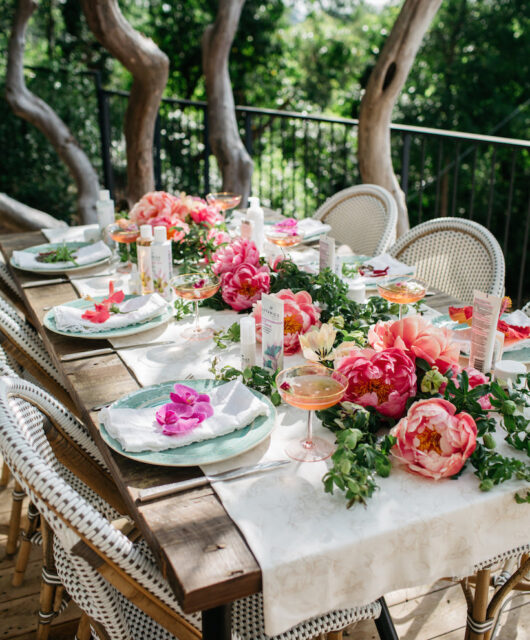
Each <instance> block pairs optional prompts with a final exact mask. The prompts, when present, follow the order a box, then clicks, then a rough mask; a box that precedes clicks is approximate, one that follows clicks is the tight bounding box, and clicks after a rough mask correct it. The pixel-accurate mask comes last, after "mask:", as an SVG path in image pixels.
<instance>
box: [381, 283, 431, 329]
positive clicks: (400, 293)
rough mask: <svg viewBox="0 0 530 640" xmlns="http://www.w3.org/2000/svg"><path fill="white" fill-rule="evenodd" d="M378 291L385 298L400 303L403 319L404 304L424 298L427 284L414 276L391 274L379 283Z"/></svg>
mask: <svg viewBox="0 0 530 640" xmlns="http://www.w3.org/2000/svg"><path fill="white" fill-rule="evenodd" d="M377 291H378V292H379V295H380V296H381V297H382V298H385V300H388V301H389V302H395V303H397V304H399V319H400V320H401V317H402V312H403V305H404V304H412V303H414V302H418V300H421V299H422V298H424V297H425V292H426V291H427V285H426V284H425V283H424V282H422V281H421V280H418V279H417V278H414V277H413V276H389V277H387V278H384V279H383V280H381V282H379V283H378V284H377Z"/></svg>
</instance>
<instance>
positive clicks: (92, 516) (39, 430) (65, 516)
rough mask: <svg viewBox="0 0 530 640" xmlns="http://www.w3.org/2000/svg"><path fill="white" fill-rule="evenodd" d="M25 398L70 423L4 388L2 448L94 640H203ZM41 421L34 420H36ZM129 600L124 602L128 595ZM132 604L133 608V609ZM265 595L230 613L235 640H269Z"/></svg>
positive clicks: (330, 618) (309, 624)
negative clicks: (27, 408) (19, 405)
mask: <svg viewBox="0 0 530 640" xmlns="http://www.w3.org/2000/svg"><path fill="white" fill-rule="evenodd" d="M14 397H16V398H24V399H26V400H29V401H30V402H31V403H32V404H34V405H36V406H38V407H39V408H40V410H41V411H42V412H44V413H45V414H46V415H47V416H49V417H51V418H54V419H55V420H57V421H64V420H65V417H64V416H65V412H64V410H60V409H59V408H58V406H57V403H54V402H53V400H51V399H50V398H49V397H48V396H47V395H46V394H43V393H42V392H41V391H40V389H38V388H36V387H35V386H34V385H31V384H30V383H28V382H25V381H21V380H17V379H10V378H4V379H3V380H1V381H0V447H1V449H2V453H3V455H4V456H5V459H6V461H7V462H8V464H9V466H10V468H11V470H12V473H13V475H14V476H15V478H16V479H17V481H18V482H19V483H20V484H21V485H22V487H23V488H24V490H25V491H26V492H27V493H28V495H29V496H30V498H31V500H32V501H33V502H34V504H35V506H36V507H37V509H38V510H39V512H40V513H41V515H42V516H43V517H44V518H45V519H46V521H47V522H48V524H49V526H50V528H51V529H52V530H53V532H54V551H55V561H56V566H57V572H58V574H59V576H60V578H61V580H62V583H63V585H64V586H65V588H66V590H67V592H68V593H69V594H70V596H71V597H72V599H73V600H74V601H75V602H76V603H77V604H78V605H79V607H80V608H81V609H82V610H83V611H84V612H85V613H86V614H87V615H88V617H89V618H90V626H91V628H92V632H93V634H94V636H95V637H96V638H105V639H109V638H110V640H124V639H126V638H127V639H129V638H149V640H157V639H164V640H166V639H167V640H169V639H170V638H173V637H175V636H176V637H177V638H180V640H193V639H199V638H200V637H201V632H200V624H201V619H200V616H199V615H198V614H193V615H188V614H184V613H183V612H182V610H181V609H180V607H179V604H178V602H177V600H176V598H175V596H174V594H173V592H172V590H171V589H170V587H169V585H168V584H167V582H166V581H165V579H164V578H163V576H162V574H161V573H160V571H159V569H158V567H157V566H156V564H155V561H154V559H153V556H152V554H151V553H150V551H149V549H148V548H147V546H146V545H145V543H144V542H143V541H139V542H133V541H132V540H131V539H129V538H128V537H127V536H125V535H124V534H123V533H122V532H121V531H120V530H119V529H118V528H116V527H115V526H113V524H112V521H113V520H114V519H115V518H117V517H118V515H119V514H118V513H117V512H116V511H115V509H113V508H112V507H111V506H110V505H109V504H108V503H107V502H106V501H104V500H103V499H102V498H101V497H100V496H98V495H97V494H95V493H94V492H93V491H92V490H91V489H90V488H89V487H88V486H86V485H85V484H84V483H83V482H82V481H81V480H80V479H79V478H77V477H75V476H73V474H72V473H71V472H70V471H69V470H68V469H66V468H65V467H64V465H63V464H61V462H60V461H59V460H58V459H57V458H56V456H55V455H54V453H53V451H52V450H51V447H50V444H49V442H48V440H47V439H46V436H45V433H44V423H43V420H42V414H41V411H38V410H37V409H36V408H34V409H33V413H32V414H31V415H27V414H21V413H20V412H17V411H16V409H15V407H14V406H13V398H14ZM35 414H36V418H35ZM124 594H125V595H124ZM133 602H134V604H133ZM379 613H380V605H379V603H372V604H369V605H367V606H365V607H358V608H354V609H347V610H342V611H334V612H331V613H329V614H326V615H324V616H321V617H318V618H313V619H311V620H308V621H306V622H304V623H301V624H300V625H298V626H297V627H294V628H293V629H290V630H289V631H287V632H285V633H283V634H281V635H280V636H275V638H274V640H309V639H310V638H314V637H315V636H318V634H320V633H329V632H337V631H338V633H334V636H333V637H334V638H340V629H343V628H344V627H347V626H348V625H350V624H352V623H354V622H356V621H358V620H361V619H368V618H376V617H378V616H379ZM262 620H263V611H262V604H261V596H260V595H256V596H252V597H249V598H245V599H243V600H239V601H237V602H235V603H234V604H233V606H232V628H233V638H234V640H269V639H268V637H267V636H265V635H264V631H263V622H262Z"/></svg>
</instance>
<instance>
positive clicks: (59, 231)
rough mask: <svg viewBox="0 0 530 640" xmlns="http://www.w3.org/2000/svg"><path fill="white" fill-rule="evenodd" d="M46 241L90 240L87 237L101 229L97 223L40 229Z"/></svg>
mask: <svg viewBox="0 0 530 640" xmlns="http://www.w3.org/2000/svg"><path fill="white" fill-rule="evenodd" d="M42 233H43V234H44V235H45V236H46V240H48V242H90V241H89V240H88V238H87V236H88V237H90V236H91V235H95V234H96V233H99V237H100V238H101V229H100V228H99V225H98V224H82V225H78V226H75V227H54V228H53V229H42Z"/></svg>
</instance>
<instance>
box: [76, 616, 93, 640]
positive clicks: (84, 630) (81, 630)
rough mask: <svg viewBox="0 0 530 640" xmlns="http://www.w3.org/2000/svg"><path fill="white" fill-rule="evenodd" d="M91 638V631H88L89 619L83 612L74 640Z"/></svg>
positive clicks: (88, 639)
mask: <svg viewBox="0 0 530 640" xmlns="http://www.w3.org/2000/svg"><path fill="white" fill-rule="evenodd" d="M91 637H92V631H91V630H90V618H89V617H88V616H87V614H86V613H84V612H83V614H82V616H81V619H80V620H79V625H78V627H77V633H76V634H75V640H90V638H91Z"/></svg>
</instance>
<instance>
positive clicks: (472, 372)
mask: <svg viewBox="0 0 530 640" xmlns="http://www.w3.org/2000/svg"><path fill="white" fill-rule="evenodd" d="M451 370H452V374H453V377H452V380H453V382H454V383H455V386H456V387H457V388H459V387H460V383H459V382H458V377H457V376H458V374H459V373H462V371H465V372H466V373H467V377H468V380H469V389H474V388H475V387H478V386H479V385H481V384H488V383H489V380H488V378H487V377H486V376H485V375H484V374H483V373H482V371H479V370H478V369H474V368H473V367H464V368H462V367H461V366H460V365H458V364H452V365H451ZM450 373H451V371H449V370H448V371H446V374H447V375H449V374H450ZM446 387H447V383H445V384H442V385H441V386H440V393H441V394H443V393H444V392H445V388H446ZM491 397H492V394H491V393H487V394H486V395H484V396H481V397H480V398H479V399H478V400H477V402H478V403H479V405H480V406H481V407H482V408H483V409H484V410H485V411H487V410H488V409H493V407H492V405H491V402H490V398H491Z"/></svg>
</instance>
